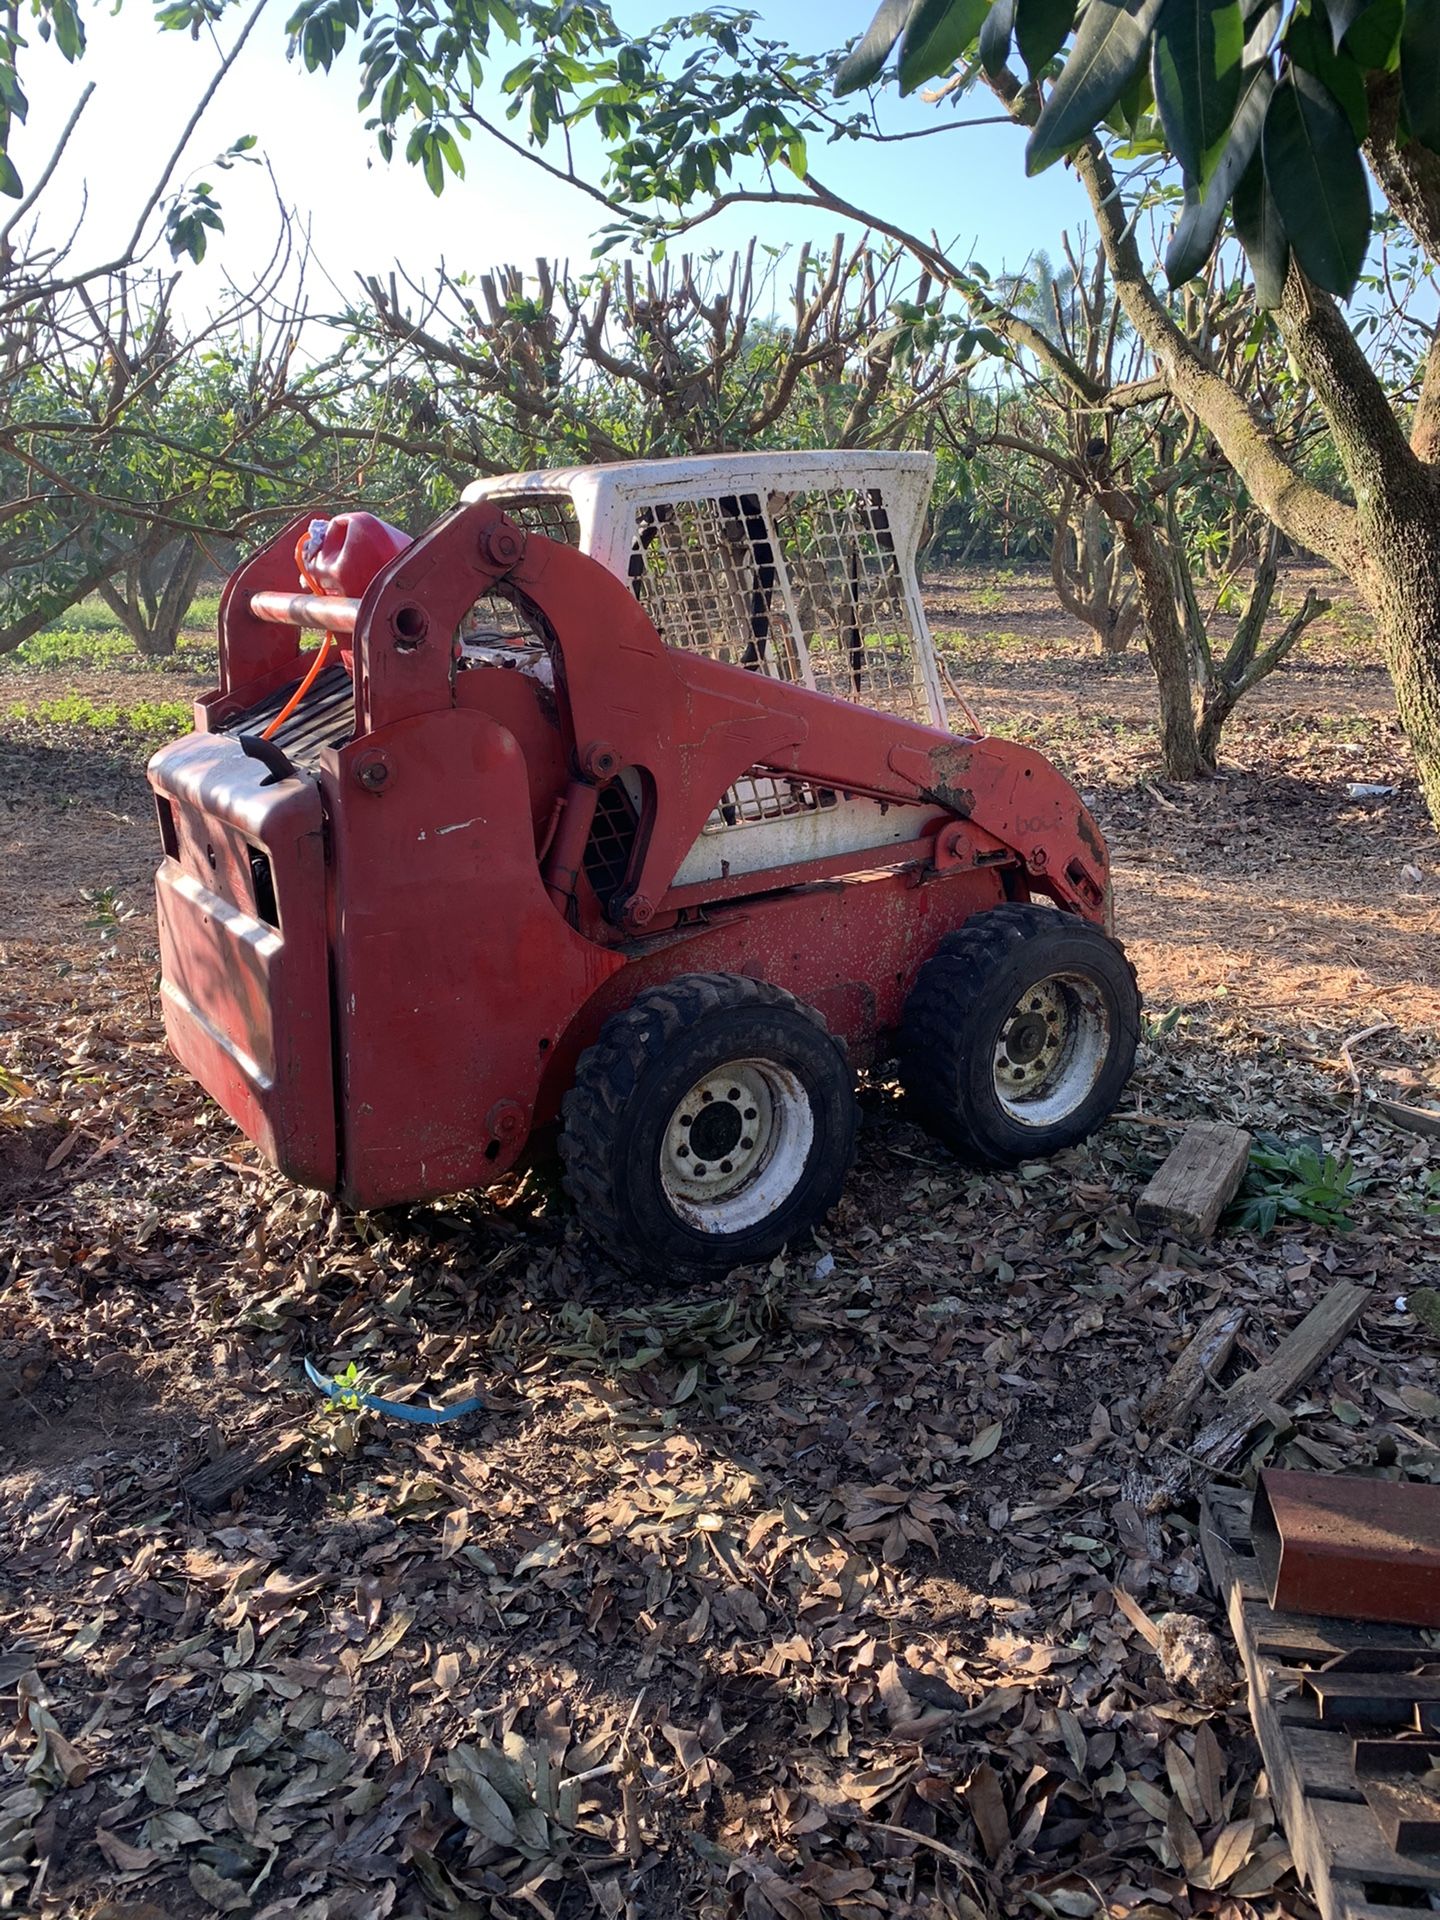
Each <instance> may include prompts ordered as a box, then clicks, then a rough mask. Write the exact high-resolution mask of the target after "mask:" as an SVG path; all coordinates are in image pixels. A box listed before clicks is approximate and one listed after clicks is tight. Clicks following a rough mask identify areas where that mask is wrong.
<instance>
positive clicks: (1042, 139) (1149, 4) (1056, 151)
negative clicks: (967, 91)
mask: <svg viewBox="0 0 1440 1920" xmlns="http://www.w3.org/2000/svg"><path fill="white" fill-rule="evenodd" d="M1160 5H1161V0H1090V4H1089V5H1088V6H1087V7H1086V9H1085V12H1084V15H1083V17H1082V19H1081V21H1080V27H1079V31H1078V32H1077V33H1076V35H1075V44H1074V45H1073V46H1072V47H1071V49H1070V58H1069V59H1068V60H1067V61H1066V62H1065V65H1064V67H1063V68H1062V69H1061V72H1060V77H1059V79H1058V80H1057V81H1056V82H1055V85H1054V86H1053V87H1052V88H1051V89H1050V97H1049V99H1047V100H1046V102H1045V105H1044V107H1043V108H1042V109H1041V112H1040V118H1039V119H1038V120H1037V121H1036V123H1035V128H1034V131H1033V132H1032V133H1031V135H1030V141H1029V144H1028V145H1027V147H1026V149H1025V171H1026V173H1030V174H1035V173H1043V172H1044V170H1045V169H1046V167H1048V166H1051V165H1053V164H1054V162H1055V161H1057V160H1058V159H1059V158H1060V156H1061V154H1063V153H1067V152H1068V151H1069V149H1070V148H1071V147H1073V146H1076V145H1077V144H1078V143H1079V142H1080V141H1081V140H1083V139H1085V138H1086V136H1087V135H1088V134H1090V133H1092V132H1093V131H1094V129H1095V124H1096V122H1097V121H1099V120H1103V119H1104V118H1105V115H1106V114H1107V113H1108V112H1109V111H1110V109H1111V107H1112V106H1114V104H1115V102H1116V100H1117V99H1119V97H1120V95H1121V93H1122V92H1123V91H1124V89H1125V85H1126V82H1127V81H1128V80H1129V79H1130V77H1131V75H1132V74H1133V73H1134V72H1135V69H1136V68H1137V67H1138V66H1139V65H1140V63H1141V61H1142V60H1143V59H1144V57H1145V49H1146V47H1147V45H1148V44H1149V40H1150V35H1151V32H1152V31H1153V29H1154V26H1155V21H1156V18H1157V17H1158V15H1159V12H1160Z"/></svg>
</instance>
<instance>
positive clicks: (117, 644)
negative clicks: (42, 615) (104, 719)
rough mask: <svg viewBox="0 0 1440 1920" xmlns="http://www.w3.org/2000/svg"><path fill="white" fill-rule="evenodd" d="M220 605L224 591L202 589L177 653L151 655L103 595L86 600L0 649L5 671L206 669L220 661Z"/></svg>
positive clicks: (186, 670)
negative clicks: (5, 649)
mask: <svg viewBox="0 0 1440 1920" xmlns="http://www.w3.org/2000/svg"><path fill="white" fill-rule="evenodd" d="M219 610H220V596H219V594H218V593H202V594H201V595H200V596H199V597H198V598H197V599H196V600H194V601H193V602H192V603H191V606H190V612H189V614H188V615H187V616H186V620H185V629H184V631H183V632H182V633H181V635H180V640H179V644H178V645H177V647H176V649H175V651H174V653H171V654H162V655H160V656H158V657H156V658H153V659H152V658H150V657H149V656H148V655H146V654H143V653H141V652H140V650H139V649H138V648H137V647H136V645H135V642H134V641H133V640H132V639H131V638H130V636H129V634H128V633H126V631H125V629H124V628H123V627H122V626H121V625H120V624H119V622H118V621H117V620H116V618H115V616H114V614H113V613H111V611H110V609H109V608H108V607H107V606H106V605H105V602H104V601H103V600H101V599H99V598H98V597H97V598H94V599H90V600H82V601H80V602H79V604H78V605H76V606H73V607H70V608H67V610H66V611H65V613H64V614H62V616H61V617H60V619H58V620H52V621H51V623H50V625H49V626H48V627H43V628H42V629H41V630H40V632H39V633H36V634H32V635H31V637H30V638H29V639H28V640H26V641H23V642H22V643H21V645H20V646H18V647H16V648H15V649H14V651H13V652H11V653H6V654H0V673H68V672H77V673H82V672H87V671H93V670H94V669H95V668H99V667H103V668H106V669H108V670H110V671H113V672H119V673H205V672H207V671H208V670H209V669H210V668H211V667H213V665H214V664H215V655H216V639H215V632H216V623H217V621H218V618H219Z"/></svg>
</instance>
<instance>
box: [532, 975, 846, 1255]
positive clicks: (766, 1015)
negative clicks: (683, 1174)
mask: <svg viewBox="0 0 1440 1920" xmlns="http://www.w3.org/2000/svg"><path fill="white" fill-rule="evenodd" d="M740 1060H763V1061H767V1062H772V1063H773V1064H774V1065H776V1066H777V1067H780V1068H783V1069H785V1070H786V1071H787V1072H788V1073H789V1074H791V1075H793V1076H794V1077H795V1078H796V1079H797V1080H798V1081H799V1083H800V1085H801V1087H802V1088H803V1090H804V1092H805V1095H806V1097H807V1099H808V1102H809V1106H810V1116H811V1121H812V1124H813V1135H812V1138H811V1141H810V1146H809V1150H808V1152H807V1154H806V1157H805V1162H804V1168H803V1171H802V1173H801V1175H800V1178H799V1179H798V1180H797V1181H796V1182H795V1184H794V1186H793V1187H792V1188H791V1190H790V1192H789V1194H788V1195H787V1196H786V1198H785V1199H784V1201H783V1202H782V1203H781V1204H780V1205H779V1206H778V1207H777V1208H776V1209H775V1211H774V1212H772V1213H769V1214H767V1215H765V1216H764V1217H763V1218H762V1219H760V1220H757V1221H756V1222H754V1223H753V1224H751V1225H747V1226H745V1227H744V1228H743V1229H742V1230H741V1231H739V1232H734V1233H721V1232H713V1231H712V1232H707V1231H705V1230H703V1229H702V1228H701V1227H699V1226H696V1225H694V1224H692V1223H691V1222H690V1221H688V1220H686V1219H685V1218H684V1217H683V1216H682V1214H681V1213H680V1212H679V1211H678V1210H677V1208H676V1207H675V1205H674V1204H673V1202H672V1200H671V1197H670V1195H669V1194H667V1192H666V1190H665V1186H664V1183H663V1180H662V1177H661V1155H662V1149H663V1145H664V1139H665V1133H666V1129H667V1127H668V1126H669V1123H670V1120H671V1117H672V1116H673V1115H674V1113H675V1111H676V1108H677V1107H678V1105H679V1103H680V1101H681V1100H682V1099H683V1097H684V1095H685V1094H686V1093H687V1092H689V1090H690V1089H691V1088H692V1087H693V1086H695V1084H696V1083H697V1081H699V1080H701V1079H702V1078H703V1077H704V1075H705V1074H706V1073H707V1072H709V1071H710V1070H711V1069H714V1068H718V1067H721V1066H723V1065H725V1064H726V1063H728V1062H730V1061H740ZM855 1127H856V1107H855V1090H854V1082H853V1079H852V1076H851V1072H850V1068H849V1066H848V1064H847V1063H846V1059H845V1054H844V1051H843V1049H842V1048H841V1046H840V1044H839V1042H838V1041H836V1040H835V1039H834V1038H833V1037H832V1035H831V1033H830V1031H829V1029H828V1028H827V1027H826V1025H825V1022H824V1021H823V1020H822V1019H821V1017H820V1015H819V1014H818V1013H816V1011H815V1010H814V1008H813V1007H807V1006H806V1005H805V1004H804V1003H803V1001H800V1000H797V999H796V998H795V997H794V995H793V994H789V993H786V992H785V991H784V990H783V989H782V988H780V987H775V986H771V985H770V984H769V982H768V981H764V980H751V979H748V978H745V977H743V976H741V975H738V974H728V973H687V974H681V975H679V976H678V977H677V978H675V979H674V980H671V981H668V982H667V983H666V984H665V985H664V986H662V987H650V988H647V990H646V991H645V992H644V993H642V994H640V995H639V997H638V998H637V999H636V1000H635V1002H634V1004H633V1005H632V1006H629V1007H627V1008H626V1009H625V1010H624V1012H623V1013H617V1014H614V1015H612V1016H611V1018H610V1019H609V1020H607V1021H606V1023H605V1025H604V1027H603V1028H602V1029H601V1032H600V1038H599V1039H598V1040H597V1041H596V1043H595V1045H594V1046H593V1047H590V1048H588V1049H587V1050H586V1051H585V1052H584V1053H583V1054H581V1056H580V1060H579V1063H578V1065H577V1067H576V1072H575V1084H574V1086H573V1087H572V1088H571V1090H570V1091H569V1093H567V1094H566V1096H565V1099H564V1103H563V1106H562V1128H561V1134H560V1158H561V1161H562V1163H563V1166H564V1184H565V1190H566V1192H567V1193H568V1194H569V1196H570V1198H571V1200H572V1201H573V1202H574V1204H575V1208H576V1211H577V1213H578V1214H579V1216H580V1218H581V1220H582V1222H583V1223H584V1225H585V1227H586V1229H587V1230H588V1231H589V1232H590V1233H591V1234H593V1235H594V1236H595V1238H596V1239H598V1240H600V1241H602V1242H603V1244H604V1246H605V1248H606V1251H607V1252H608V1253H609V1254H610V1255H611V1257H612V1258H613V1259H615V1260H616V1261H617V1262H619V1264H620V1265H622V1266H625V1267H628V1268H630V1269H631V1270H632V1271H635V1272H640V1273H645V1274H647V1275H652V1276H659V1277H663V1278H667V1279H669V1280H671V1281H673V1282H675V1283H677V1284H684V1283H687V1282H689V1281H691V1280H694V1279H697V1278H701V1277H705V1276H710V1277H713V1276H715V1275H718V1274H724V1273H728V1272H729V1271H730V1270H731V1268H733V1267H740V1266H748V1265H750V1264H751V1263H752V1262H754V1261H758V1260H768V1259H769V1258H770V1257H771V1256H772V1255H773V1254H775V1253H778V1252H779V1250H780V1249H781V1247H783V1246H784V1245H785V1244H786V1243H787V1242H788V1241H792V1240H796V1239H799V1238H800V1237H801V1236H802V1235H804V1234H805V1233H807V1232H808V1231H809V1229H810V1228H811V1227H813V1226H814V1225H815V1223H816V1222H817V1221H818V1220H821V1219H823V1217H824V1216H825V1214H827V1213H828V1212H829V1211H830V1209H831V1207H833V1206H834V1204H835V1202H836V1201H837V1200H838V1199H839V1197H840V1191H841V1188H842V1187H843V1186H844V1184H845V1176H846V1174H847V1173H848V1172H849V1169H850V1161H851V1158H852V1156H853V1154H854V1150H855Z"/></svg>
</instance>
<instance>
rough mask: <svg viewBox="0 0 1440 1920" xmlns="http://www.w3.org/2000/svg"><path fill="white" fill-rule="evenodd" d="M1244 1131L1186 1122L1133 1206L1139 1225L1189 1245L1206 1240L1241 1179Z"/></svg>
mask: <svg viewBox="0 0 1440 1920" xmlns="http://www.w3.org/2000/svg"><path fill="white" fill-rule="evenodd" d="M1249 1160H1250V1136H1249V1134H1248V1133H1246V1132H1245V1130H1244V1128H1243V1127H1231V1126H1227V1125H1225V1123H1224V1122H1223V1121H1219V1120H1201V1121H1198V1122H1197V1123H1196V1124H1195V1125H1194V1126H1193V1127H1187V1128H1186V1129H1185V1131H1184V1133H1182V1134H1181V1136H1180V1138H1179V1139H1178V1140H1177V1141H1176V1143H1175V1145H1174V1146H1173V1147H1172V1148H1171V1150H1170V1153H1169V1155H1168V1157H1167V1158H1166V1160H1165V1162H1164V1164H1163V1165H1162V1166H1161V1168H1160V1170H1159V1172H1158V1173H1157V1174H1156V1175H1155V1178H1154V1179H1153V1180H1152V1181H1151V1182H1150V1184H1149V1186H1148V1187H1146V1189H1145V1191H1144V1193H1142V1194H1141V1196H1140V1198H1139V1200H1138V1201H1137V1203H1136V1206H1135V1218H1136V1220H1137V1221H1138V1222H1139V1224H1140V1225H1141V1226H1142V1227H1153V1228H1154V1229H1155V1231H1156V1232H1157V1233H1172V1234H1174V1235H1175V1236H1176V1237H1177V1238H1178V1239H1181V1240H1188V1241H1190V1242H1191V1244H1192V1245H1194V1244H1196V1243H1197V1242H1200V1241H1203V1240H1208V1239H1209V1238H1210V1236H1211V1234H1212V1233H1214V1231H1215V1228H1216V1226H1217V1224H1218V1223H1219V1219H1220V1215H1221V1213H1222V1212H1223V1211H1224V1209H1225V1207H1226V1205H1227V1203H1228V1202H1229V1201H1231V1200H1232V1199H1233V1198H1234V1197H1235V1194H1236V1191H1237V1190H1238V1188H1239V1186H1240V1182H1241V1181H1242V1180H1243V1179H1244V1178H1245V1168H1246V1166H1247V1165H1248V1164H1249Z"/></svg>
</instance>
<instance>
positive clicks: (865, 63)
mask: <svg viewBox="0 0 1440 1920" xmlns="http://www.w3.org/2000/svg"><path fill="white" fill-rule="evenodd" d="M919 5H920V0H883V4H882V5H881V6H880V8H879V10H878V12H877V13H876V15H875V18H874V19H873V20H872V21H871V22H870V24H869V26H868V27H867V28H866V29H865V31H864V33H863V34H861V36H860V38H859V40H857V41H856V43H855V45H854V46H853V47H852V48H851V49H850V51H849V53H848V54H846V56H845V58H844V60H843V61H842V62H841V65H840V71H839V72H838V73H837V74H836V76H835V91H836V93H854V92H855V91H856V90H857V88H860V87H868V86H869V84H870V82H871V81H872V80H874V79H875V78H877V76H878V75H879V72H880V69H881V68H882V67H883V66H884V65H885V62H886V61H887V60H888V59H889V58H890V49H891V48H892V47H893V46H894V44H895V42H896V41H897V40H898V39H899V38H900V36H901V34H902V33H903V32H904V31H905V29H906V27H907V26H908V25H909V24H910V17H911V15H912V14H913V13H914V12H915V11H916V9H917V8H918V7H919Z"/></svg>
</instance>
